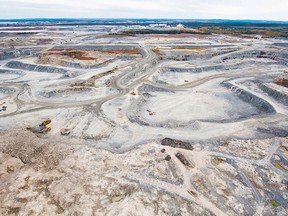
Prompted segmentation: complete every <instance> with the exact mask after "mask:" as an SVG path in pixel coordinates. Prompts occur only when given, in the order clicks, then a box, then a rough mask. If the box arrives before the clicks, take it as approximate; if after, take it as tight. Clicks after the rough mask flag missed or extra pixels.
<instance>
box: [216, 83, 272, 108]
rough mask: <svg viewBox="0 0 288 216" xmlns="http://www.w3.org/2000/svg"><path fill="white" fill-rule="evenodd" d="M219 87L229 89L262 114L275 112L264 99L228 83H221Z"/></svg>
mask: <svg viewBox="0 0 288 216" xmlns="http://www.w3.org/2000/svg"><path fill="white" fill-rule="evenodd" d="M221 85H222V86H224V87H226V88H229V89H231V91H232V92H234V94H235V95H237V96H238V97H239V98H240V99H241V100H243V101H244V102H247V103H249V104H251V105H253V106H255V107H256V108H257V109H259V110H260V111H261V112H262V113H275V112H276V111H275V109H274V107H273V106H272V105H271V104H270V103H268V102H267V101H265V100H264V99H262V98H260V97H258V96H256V95H254V94H252V93H250V92H248V91H246V90H244V89H241V88H239V87H238V86H236V85H233V84H232V83H230V82H229V81H224V82H222V83H221Z"/></svg>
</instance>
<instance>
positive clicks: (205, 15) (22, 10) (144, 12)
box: [0, 0, 288, 21]
mask: <svg viewBox="0 0 288 216" xmlns="http://www.w3.org/2000/svg"><path fill="white" fill-rule="evenodd" d="M0 5H1V6H0V19H6V18H9V19H10V18H191V19H213V18H217V19H218V18H221V19H260V20H283V21H288V0H0Z"/></svg>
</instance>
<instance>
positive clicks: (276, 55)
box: [222, 50, 288, 65]
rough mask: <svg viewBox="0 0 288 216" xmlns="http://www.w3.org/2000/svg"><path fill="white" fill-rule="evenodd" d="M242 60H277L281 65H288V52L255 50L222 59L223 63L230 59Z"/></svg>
mask: <svg viewBox="0 0 288 216" xmlns="http://www.w3.org/2000/svg"><path fill="white" fill-rule="evenodd" d="M240 58H267V59H271V60H276V61H277V62H279V63H281V64H285V65H287V64H288V61H287V59H288V52H287V51H278V52H275V51H261V50H253V51H246V52H237V53H231V54H228V55H226V56H225V57H223V58H222V60H223V61H225V60H229V59H240Z"/></svg>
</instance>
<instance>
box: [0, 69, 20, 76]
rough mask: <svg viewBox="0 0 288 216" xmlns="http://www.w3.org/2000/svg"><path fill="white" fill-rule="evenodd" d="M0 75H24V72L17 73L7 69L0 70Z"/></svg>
mask: <svg viewBox="0 0 288 216" xmlns="http://www.w3.org/2000/svg"><path fill="white" fill-rule="evenodd" d="M0 74H17V75H22V74H23V72H22V71H16V70H7V69H0Z"/></svg>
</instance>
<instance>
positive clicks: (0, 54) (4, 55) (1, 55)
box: [0, 47, 41, 60]
mask: <svg viewBox="0 0 288 216" xmlns="http://www.w3.org/2000/svg"><path fill="white" fill-rule="evenodd" d="M40 50H41V48H40V47H39V48H22V49H12V48H11V49H4V50H1V51H0V60H5V59H11V58H19V57H22V56H28V55H32V54H34V53H36V52H38V51H40Z"/></svg>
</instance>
